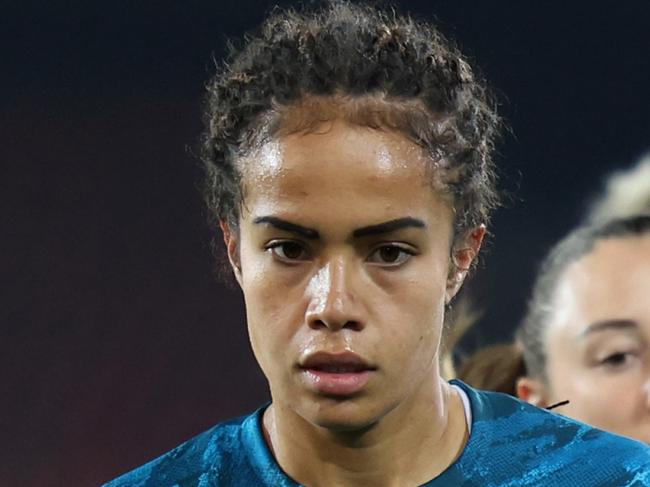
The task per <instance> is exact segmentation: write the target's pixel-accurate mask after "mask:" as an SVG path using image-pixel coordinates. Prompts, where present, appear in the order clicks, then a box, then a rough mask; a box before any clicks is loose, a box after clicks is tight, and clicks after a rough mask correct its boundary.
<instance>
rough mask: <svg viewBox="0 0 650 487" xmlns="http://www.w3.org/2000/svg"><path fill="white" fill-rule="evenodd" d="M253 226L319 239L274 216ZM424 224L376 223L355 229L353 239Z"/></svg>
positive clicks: (257, 220) (404, 221)
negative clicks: (261, 225) (268, 226)
mask: <svg viewBox="0 0 650 487" xmlns="http://www.w3.org/2000/svg"><path fill="white" fill-rule="evenodd" d="M253 223H255V224H258V225H259V224H266V225H271V226H273V227H275V228H277V229H279V230H283V231H285V232H289V233H295V234H296V235H300V236H301V237H304V238H306V239H309V240H317V239H319V238H320V234H319V233H318V231H317V230H314V229H313V228H309V227H304V226H302V225H298V224H296V223H291V222H288V221H286V220H283V219H282V218H278V217H275V216H260V217H257V218H255V219H254V220H253ZM425 227H426V225H425V223H424V222H423V221H422V220H420V219H418V218H412V217H404V218H397V219H395V220H390V221H387V222H383V223H378V224H377V225H369V226H367V227H361V228H357V229H356V230H354V231H353V232H352V236H353V237H354V238H361V237H368V236H370V235H382V234H385V233H391V232H395V231H397V230H401V229H403V228H425Z"/></svg>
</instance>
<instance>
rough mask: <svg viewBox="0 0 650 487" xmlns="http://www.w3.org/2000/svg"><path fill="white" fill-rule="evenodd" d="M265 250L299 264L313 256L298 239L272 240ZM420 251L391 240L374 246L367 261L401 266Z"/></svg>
mask: <svg viewBox="0 0 650 487" xmlns="http://www.w3.org/2000/svg"><path fill="white" fill-rule="evenodd" d="M264 250H266V251H267V252H270V253H271V254H272V255H273V257H274V258H275V259H277V260H278V261H280V262H282V263H285V264H299V263H302V262H307V261H309V260H310V259H311V258H312V255H311V254H310V252H309V249H308V248H307V246H306V245H304V244H303V243H302V242H299V241H296V240H272V241H271V242H269V243H268V244H266V245H265V247H264ZM415 255H418V252H417V251H416V250H415V249H414V248H412V247H411V246H410V245H407V244H405V243H401V242H400V243H397V242H389V243H382V244H379V245H376V246H375V247H373V248H372V250H371V251H370V253H369V255H368V256H367V257H366V259H365V261H366V262H368V263H369V264H373V265H378V266H381V267H399V266H401V265H403V264H405V263H406V262H408V261H409V260H410V259H411V258H412V257H413V256H415Z"/></svg>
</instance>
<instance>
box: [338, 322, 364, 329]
mask: <svg viewBox="0 0 650 487" xmlns="http://www.w3.org/2000/svg"><path fill="white" fill-rule="evenodd" d="M343 328H346V329H348V330H352V331H361V328H362V326H361V323H359V322H358V321H348V322H346V323H345V324H344V325H343Z"/></svg>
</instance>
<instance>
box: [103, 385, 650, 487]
mask: <svg viewBox="0 0 650 487" xmlns="http://www.w3.org/2000/svg"><path fill="white" fill-rule="evenodd" d="M452 383H454V384H456V385H458V386H460V387H461V388H462V389H463V390H464V391H465V392H466V394H467V396H468V398H469V402H470V406H471V418H472V419H471V421H472V423H471V434H470V437H469V440H468V442H467V445H465V449H464V450H463V453H462V454H461V456H460V457H459V458H458V459H457V460H456V461H455V462H454V463H453V464H452V465H450V466H449V467H448V468H447V469H446V470H445V471H444V472H443V473H442V474H440V475H439V476H438V477H436V478H435V479H432V480H431V481H429V482H427V483H426V484H425V485H426V486H431V487H442V486H453V487H473V486H477V487H478V486H480V487H490V486H494V487H497V486H498V487H507V486H517V487H521V486H535V487H539V486H558V487H566V486H570V487H578V486H616V487H621V486H634V487H641V486H650V447H648V446H647V445H644V444H641V443H639V442H636V441H632V440H629V439H626V438H622V437H620V436H616V435H613V434H610V433H605V432H603V431H600V430H597V429H595V428H592V427H590V426H587V425H585V424H582V423H579V422H577V421H573V420H571V419H569V418H566V417H564V416H561V415H559V414H555V413H552V412H549V411H545V410H543V409H539V408H536V407H534V406H531V405H529V404H527V403H525V402H522V401H519V400H517V399H515V398H513V397H511V396H508V395H506V394H499V393H494V392H486V391H478V390H475V389H472V388H471V387H469V386H467V385H466V384H463V383H462V382H460V381H452ZM264 409H265V408H260V409H259V410H257V411H256V412H255V413H253V414H251V415H250V416H244V417H241V418H238V419H235V420H232V421H227V422H225V423H221V424H218V425H216V426H214V427H213V428H211V429H209V430H208V431H206V432H204V433H202V434H200V435H198V436H196V437H195V438H193V439H191V440H189V441H187V442H186V443H183V444H182V445H180V446H178V447H176V448H174V449H173V450H172V451H170V452H169V453H166V454H164V455H162V456H161V457H159V458H157V459H155V460H153V461H151V462H149V463H147V464H146V465H144V466H142V467H140V468H138V469H136V470H134V471H132V472H130V473H127V474H125V475H123V476H122V477H119V478H118V479H116V480H113V481H112V482H109V483H108V484H106V486H105V487H127V486H128V487H154V486H156V487H167V486H169V487H172V486H179V487H190V486H192V487H194V486H197V487H207V486H213V485H215V486H238V487H239V486H241V487H253V486H273V487H281V486H282V487H283V486H297V485H299V484H298V483H296V482H295V481H294V480H292V479H291V478H289V477H288V476H287V475H286V474H285V473H284V472H283V471H282V469H281V468H280V466H279V465H278V464H277V462H276V461H275V459H274V458H273V455H272V454H271V452H270V450H269V448H268V446H267V445H266V442H265V440H264V436H263V434H262V415H263V413H264Z"/></svg>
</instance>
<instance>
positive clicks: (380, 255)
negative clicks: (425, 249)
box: [368, 244, 415, 266]
mask: <svg viewBox="0 0 650 487" xmlns="http://www.w3.org/2000/svg"><path fill="white" fill-rule="evenodd" d="M414 255H415V251H413V250H412V249H410V248H405V247H404V246H401V245H396V244H386V245H381V246H380V247H377V248H376V249H374V250H373V251H372V253H371V254H370V256H369V257H368V262H370V263H372V264H379V265H383V266H398V265H400V264H403V263H404V262H406V261H407V260H409V259H410V258H411V257H413V256H414Z"/></svg>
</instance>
